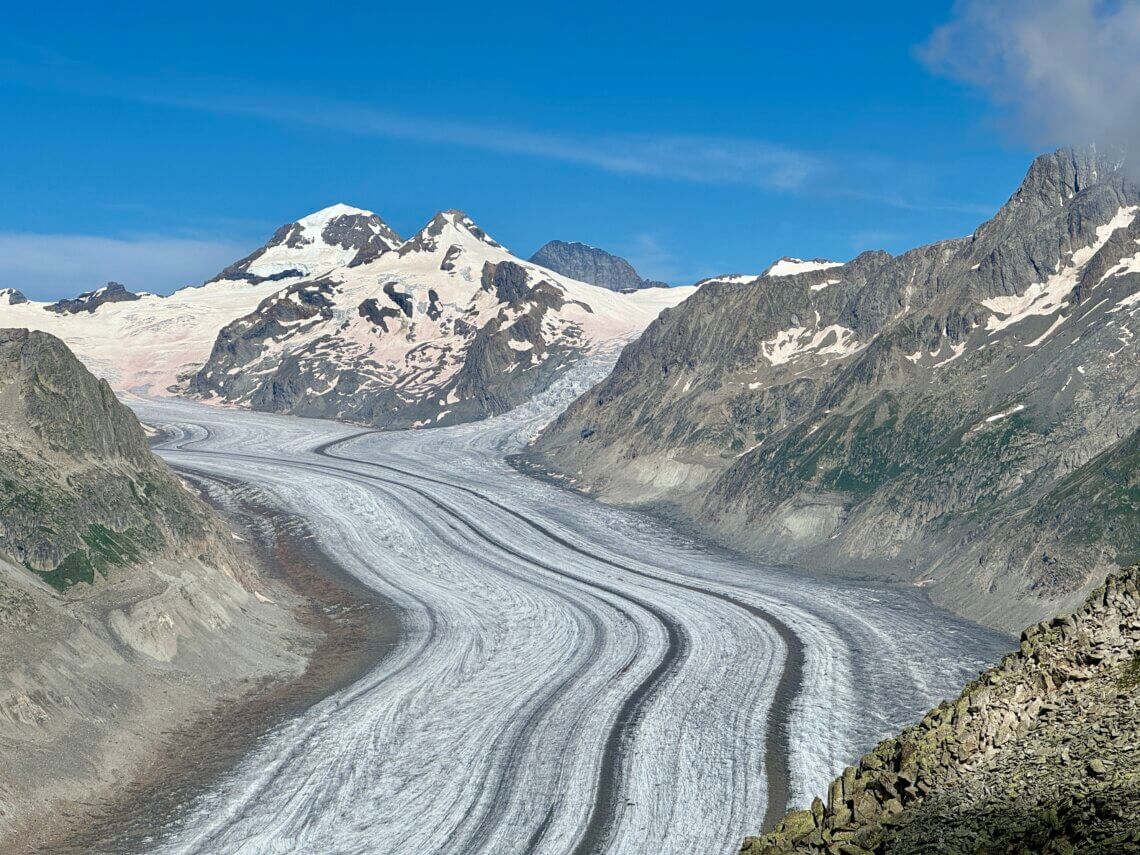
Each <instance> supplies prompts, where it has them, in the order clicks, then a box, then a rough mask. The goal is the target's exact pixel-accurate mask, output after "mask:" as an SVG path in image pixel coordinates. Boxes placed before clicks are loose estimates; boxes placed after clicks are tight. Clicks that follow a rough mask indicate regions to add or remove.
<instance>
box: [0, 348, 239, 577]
mask: <svg viewBox="0 0 1140 855" xmlns="http://www.w3.org/2000/svg"><path fill="white" fill-rule="evenodd" d="M0 428H2V431H0V433H2V435H0V479H2V480H3V484H4V491H3V494H2V497H0V557H6V558H8V559H9V560H11V561H13V562H15V563H16V564H18V565H22V566H23V567H25V568H27V570H28V571H30V572H32V573H35V574H36V575H37V576H38V577H39V578H41V579H43V580H44V581H46V582H48V583H49V584H50V585H52V586H53V587H55V588H58V589H60V590H63V589H67V588H69V587H71V586H73V585H76V584H77V583H86V584H88V585H93V584H98V583H99V582H100V581H102V580H103V579H105V578H107V577H108V576H109V575H113V574H118V573H121V572H123V571H125V570H126V569H127V568H130V567H132V566H136V565H138V564H140V563H142V562H144V561H147V560H153V559H154V558H155V557H166V558H176V557H183V558H189V557H194V558H198V557H207V556H208V560H210V561H211V562H212V563H214V564H215V566H217V567H218V568H219V569H220V570H222V571H223V572H226V573H228V574H231V575H234V576H235V577H237V576H240V575H241V574H242V572H244V571H242V570H241V568H240V565H239V563H238V562H237V561H236V559H235V558H234V555H233V553H232V551H231V549H230V547H229V544H228V541H229V537H228V535H226V533H225V531H224V529H223V527H222V526H221V524H220V523H219V522H218V521H217V520H216V519H215V517H214V515H213V512H212V511H210V509H209V508H208V507H207V506H206V505H205V504H203V503H202V502H201V501H200V500H199V499H198V498H197V497H196V496H194V495H193V494H192V493H190V492H189V491H188V490H186V488H185V487H183V485H182V483H181V482H180V481H179V480H178V478H177V477H176V476H175V475H174V474H173V473H172V472H170V470H169V469H168V468H167V467H166V466H165V464H163V463H162V462H161V461H159V460H158V459H157V458H156V457H155V456H154V455H153V454H151V452H150V450H149V448H148V446H147V441H146V437H145V435H144V434H143V431H142V428H141V427H140V426H139V423H138V420H137V419H136V418H135V416H134V414H133V413H131V411H130V410H128V409H127V408H126V407H124V406H123V405H122V404H121V403H119V401H118V400H117V399H116V398H115V395H114V393H112V391H111V389H110V387H109V386H108V385H107V383H106V382H105V381H101V380H96V379H95V378H94V377H93V376H91V374H90V373H89V372H88V371H87V369H86V368H84V367H83V366H82V365H81V364H80V362H79V361H78V360H77V359H76V358H75V357H74V356H73V355H72V353H71V352H70V351H69V350H68V349H67V347H66V346H65V345H64V344H63V342H61V341H60V340H59V339H57V338H55V337H54V336H51V335H48V334H46V333H39V332H29V331H27V330H0Z"/></svg>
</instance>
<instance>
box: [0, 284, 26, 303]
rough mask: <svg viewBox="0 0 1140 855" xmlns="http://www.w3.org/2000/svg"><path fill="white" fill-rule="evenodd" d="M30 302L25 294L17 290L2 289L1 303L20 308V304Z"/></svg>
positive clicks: (0, 291)
mask: <svg viewBox="0 0 1140 855" xmlns="http://www.w3.org/2000/svg"><path fill="white" fill-rule="evenodd" d="M26 302H28V298H27V297H25V296H24V294H23V292H21V291H17V290H16V289H15V288H2V289H0V303H4V304H5V305H8V306H18V305H19V304H20V303H26Z"/></svg>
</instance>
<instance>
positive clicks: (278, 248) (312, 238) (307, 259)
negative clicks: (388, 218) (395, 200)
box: [215, 202, 401, 282]
mask: <svg viewBox="0 0 1140 855" xmlns="http://www.w3.org/2000/svg"><path fill="white" fill-rule="evenodd" d="M400 243H401V240H400V236H399V235H398V234H396V232H395V231H393V230H392V229H391V228H390V227H389V226H388V224H387V223H385V222H384V221H383V220H382V219H380V218H379V217H378V216H376V214H374V213H372V212H371V211H366V210H364V209H363V208H354V207H352V206H351V205H345V204H343V203H340V202H338V203H337V204H335V205H330V206H329V207H327V208H322V209H321V210H319V211H314V212H313V213H311V214H309V215H308V216H305V217H302V218H301V219H299V220H296V221H295V222H292V223H287V224H286V225H284V226H282V227H281V228H279V229H278V230H277V231H276V232H275V233H274V234H273V237H272V238H270V240H269V242H268V243H267V244H265V246H263V247H261V248H260V249H258V250H256V251H254V252H253V253H251V254H250V255H248V256H246V257H245V258H243V259H242V260H241V261H238V262H237V263H235V264H232V265H230V266H229V267H227V268H226V269H225V270H223V271H222V272H221V274H219V275H218V276H217V277H215V279H216V280H221V279H228V280H245V281H249V282H264V281H266V280H269V279H272V280H289V279H298V278H303V277H311V276H319V275H322V274H324V273H327V272H328V271H330V270H333V269H335V268H337V267H344V266H352V265H357V264H364V263H365V262H368V261H371V260H373V259H375V258H378V257H379V256H381V255H383V254H384V253H385V252H388V251H389V250H392V249H395V248H396V247H397V246H399V245H400Z"/></svg>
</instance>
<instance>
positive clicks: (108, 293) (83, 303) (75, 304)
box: [16, 282, 139, 315]
mask: <svg viewBox="0 0 1140 855" xmlns="http://www.w3.org/2000/svg"><path fill="white" fill-rule="evenodd" d="M16 293H17V294H19V292H18V291H17V292H16ZM20 296H21V297H23V295H22V294H20ZM138 298H139V295H138V294H133V293H131V292H130V291H128V290H127V289H126V288H125V287H123V286H122V285H120V284H119V283H118V282H108V283H107V284H106V285H104V286H103V287H102V288H99V289H98V290H96V291H84V292H83V293H82V294H80V295H79V296H78V297H75V298H74V299H71V300H60V301H58V302H56V303H52V304H51V305H50V306H44V308H45V309H47V310H48V311H49V312H56V313H58V314H68V315H74V314H76V313H77V312H94V311H95V310H96V309H98V308H99V307H100V306H102V305H103V304H104V303H129V302H131V301H132V300H137V299H138ZM16 302H26V300H24V301H19V300H17V301H16Z"/></svg>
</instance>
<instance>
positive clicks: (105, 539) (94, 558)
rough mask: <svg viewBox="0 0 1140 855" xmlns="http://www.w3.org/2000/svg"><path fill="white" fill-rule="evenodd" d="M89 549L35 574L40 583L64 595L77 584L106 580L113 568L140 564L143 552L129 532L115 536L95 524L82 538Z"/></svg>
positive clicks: (35, 571)
mask: <svg viewBox="0 0 1140 855" xmlns="http://www.w3.org/2000/svg"><path fill="white" fill-rule="evenodd" d="M83 543H84V544H85V546H86V547H87V548H86V549H77V550H75V551H74V552H72V553H71V554H70V555H68V556H67V557H66V558H64V559H63V561H61V562H60V563H59V564H58V565H57V566H56V567H55V568H54V569H52V570H46V571H45V570H34V569H33V568H31V567H29V568H28V569H30V570H33V572H34V573H36V574H37V575H39V577H40V578H41V579H43V580H44V581H45V582H47V583H48V584H49V585H51V586H52V587H53V588H55V589H56V590H57V591H63V590H65V589H67V588H69V587H71V586H72V585H74V584H77V583H78V582H87V583H89V584H91V583H94V581H95V575H96V574H97V573H98V574H99V575H100V576H106V575H107V572H108V571H109V570H110V569H111V568H112V567H123V566H126V565H129V564H133V563H135V562H137V561H138V560H139V556H140V552H139V548H138V545H137V544H136V542H135V537H134V536H133V534H132V532H131V531H130V530H128V531H126V532H122V533H120V532H116V531H112V530H111V529H109V528H107V527H106V526H103V525H99V524H98V523H92V524H91V525H89V526H88V527H87V532H86V533H85V534H84V535H83Z"/></svg>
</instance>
